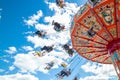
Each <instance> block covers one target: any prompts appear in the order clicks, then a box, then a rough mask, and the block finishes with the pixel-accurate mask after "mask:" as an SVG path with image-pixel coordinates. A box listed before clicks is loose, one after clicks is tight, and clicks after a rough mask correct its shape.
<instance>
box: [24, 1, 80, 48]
mask: <svg viewBox="0 0 120 80" xmlns="http://www.w3.org/2000/svg"><path fill="white" fill-rule="evenodd" d="M46 3H47V4H48V5H49V9H50V10H51V11H55V14H54V15H53V16H46V17H44V22H47V23H49V24H48V25H46V24H40V23H38V22H36V23H32V25H34V26H35V28H36V29H37V30H44V31H45V32H47V34H46V38H39V37H36V36H27V40H28V41H29V42H32V43H33V44H34V45H35V46H34V47H41V46H43V45H52V44H65V43H67V42H68V41H69V40H70V27H71V26H70V25H71V20H72V18H73V16H74V14H75V13H76V12H77V10H78V7H77V5H76V4H73V3H66V6H65V7H64V9H60V8H58V6H57V5H56V4H55V3H51V2H46ZM38 15H39V14H37V15H36V16H38ZM31 17H34V16H31ZM53 20H54V21H55V22H58V23H60V24H62V25H65V30H63V31H62V32H60V33H58V32H56V31H55V30H54V29H53V25H51V24H52V21H53ZM29 21H31V22H34V21H36V20H34V19H31V18H30V19H29V20H26V21H25V23H26V24H28V25H30V24H29V23H28V22H29Z"/></svg>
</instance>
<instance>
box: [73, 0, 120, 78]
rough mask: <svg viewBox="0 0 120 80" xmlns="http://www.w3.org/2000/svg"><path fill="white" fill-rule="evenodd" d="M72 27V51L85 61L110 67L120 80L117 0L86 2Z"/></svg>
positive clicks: (119, 16)
mask: <svg viewBox="0 0 120 80" xmlns="http://www.w3.org/2000/svg"><path fill="white" fill-rule="evenodd" d="M71 27H72V30H71V39H72V45H73V48H74V49H75V50H76V51H77V52H78V53H79V54H80V55H81V56H83V57H84V58H86V59H88V60H91V61H93V62H98V63H103V64H113V66H114V68H115V71H116V73H117V75H118V78H119V79H120V0H88V2H87V3H86V4H85V5H83V6H82V7H80V9H79V11H78V12H77V13H76V15H75V16H74V19H73V22H72V26H71Z"/></svg>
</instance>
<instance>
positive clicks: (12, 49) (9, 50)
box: [5, 46, 17, 54]
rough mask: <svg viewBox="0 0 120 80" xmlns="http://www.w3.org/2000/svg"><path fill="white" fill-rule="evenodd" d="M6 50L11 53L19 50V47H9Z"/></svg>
mask: <svg viewBox="0 0 120 80" xmlns="http://www.w3.org/2000/svg"><path fill="white" fill-rule="evenodd" d="M5 52H7V53H9V54H13V53H15V52H17V49H16V48H15V47H14V46H11V47H9V49H8V50H5Z"/></svg>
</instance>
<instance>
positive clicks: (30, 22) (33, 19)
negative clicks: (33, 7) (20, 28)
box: [24, 10, 43, 26]
mask: <svg viewBox="0 0 120 80" xmlns="http://www.w3.org/2000/svg"><path fill="white" fill-rule="evenodd" d="M42 16H43V13H42V11H41V10H39V11H37V14H34V15H33V16H30V17H29V20H24V22H25V23H26V24H27V25H28V26H33V25H34V24H36V23H38V20H39V19H40V17H42Z"/></svg>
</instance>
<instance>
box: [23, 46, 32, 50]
mask: <svg viewBox="0 0 120 80" xmlns="http://www.w3.org/2000/svg"><path fill="white" fill-rule="evenodd" d="M22 48H23V49H24V50H26V51H32V50H33V48H32V47H31V46H23V47H22Z"/></svg>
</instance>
